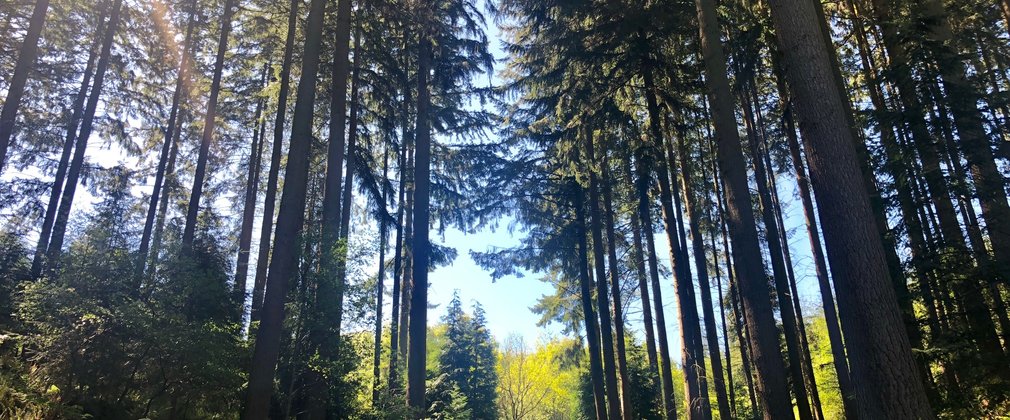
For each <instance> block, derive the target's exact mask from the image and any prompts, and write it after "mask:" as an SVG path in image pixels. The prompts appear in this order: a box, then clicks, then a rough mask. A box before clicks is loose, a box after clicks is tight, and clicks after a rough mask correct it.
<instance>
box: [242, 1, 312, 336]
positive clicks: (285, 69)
mask: <svg viewBox="0 0 1010 420" xmlns="http://www.w3.org/2000/svg"><path fill="white" fill-rule="evenodd" d="M299 4H301V2H300V1H299V0H291V5H290V10H289V11H288V29H287V35H286V36H285V39H284V58H283V59H282V61H281V67H280V76H281V80H280V87H279V90H278V92H277V113H276V114H275V115H274V127H273V145H272V146H271V150H270V169H269V171H268V172H267V185H266V191H265V192H264V197H263V221H262V226H260V238H259V239H260V244H259V253H258V256H257V258H256V277H255V279H254V280H253V293H252V304H251V305H252V310H251V311H250V315H249V319H250V323H252V322H255V321H259V319H260V310H261V309H262V306H263V290H264V289H265V286H266V279H267V267H268V266H269V263H270V238H271V235H272V234H273V225H274V207H275V206H276V203H277V182H278V178H280V169H281V156H282V155H283V152H284V123H285V121H286V120H287V113H288V95H289V94H290V93H289V92H290V89H291V66H292V63H293V62H294V50H295V48H294V47H295V34H296V32H297V24H298V5H299Z"/></svg>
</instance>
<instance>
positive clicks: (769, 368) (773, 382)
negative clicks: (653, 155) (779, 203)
mask: <svg viewBox="0 0 1010 420" xmlns="http://www.w3.org/2000/svg"><path fill="white" fill-rule="evenodd" d="M695 6H696V9H697V12H698V22H699V32H700V38H701V46H702V56H703V61H704V65H705V76H706V90H707V94H708V98H709V103H710V104H711V112H712V117H713V122H714V125H715V137H716V144H717V145H718V148H717V152H718V153H717V156H718V159H719V171H720V173H721V176H722V179H723V182H724V183H725V185H724V193H725V198H726V205H727V212H726V221H727V224H728V226H729V233H730V235H731V236H732V240H733V247H734V248H733V249H734V252H733V260H734V267H735V269H736V270H735V274H736V280H737V285H738V288H739V293H740V300H741V303H742V306H743V308H742V309H743V314H744V319H745V321H746V322H747V327H748V330H749V332H750V334H749V335H750V337H749V340H750V349H751V353H752V356H753V358H752V359H753V363H754V366H755V368H756V373H757V377H758V381H757V382H758V384H759V386H758V390H757V394H758V395H760V403H761V404H760V406H761V408H762V411H763V415H764V417H765V418H766V419H785V418H792V416H793V410H792V404H791V403H790V401H789V399H790V397H789V387H788V382H787V380H786V369H785V366H784V364H783V362H782V355H781V353H780V352H779V338H778V328H777V327H776V325H775V318H774V315H773V314H772V307H771V302H770V299H769V296H770V293H769V292H770V291H769V290H768V284H767V282H766V276H765V270H764V266H763V265H764V264H763V263H762V258H761V249H760V245H759V242H758V235H757V227H756V226H755V224H754V213H753V208H752V206H751V200H750V193H749V189H748V186H747V172H746V166H745V163H744V159H743V151H742V149H741V145H740V137H739V133H738V132H737V126H736V119H735V116H734V115H733V114H734V112H733V107H734V105H733V97H732V91H731V90H730V86H729V80H728V78H727V76H726V74H727V70H726V57H725V54H724V53H723V49H722V45H721V44H720V38H719V23H718V20H717V18H716V9H715V3H714V2H713V1H712V0H695Z"/></svg>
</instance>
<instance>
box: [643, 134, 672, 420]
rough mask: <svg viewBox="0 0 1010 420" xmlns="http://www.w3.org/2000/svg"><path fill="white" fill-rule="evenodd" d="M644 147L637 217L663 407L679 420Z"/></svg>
mask: <svg viewBox="0 0 1010 420" xmlns="http://www.w3.org/2000/svg"><path fill="white" fill-rule="evenodd" d="M645 153H646V152H645V150H644V147H639V149H638V150H637V151H636V152H635V161H636V162H635V166H636V168H635V170H636V172H637V174H636V175H637V177H636V178H635V189H636V191H637V193H638V217H639V219H641V222H642V233H644V234H645V246H646V248H645V249H646V252H647V253H648V254H647V256H648V263H649V278H650V279H651V280H652V297H653V299H654V301H653V302H654V304H653V309H654V310H655V311H656V333H657V338H658V341H659V360H660V363H661V364H662V365H661V366H660V371H659V377H660V379H661V381H662V384H663V407H664V409H665V414H666V418H667V419H670V420H676V418H677V405H676V404H677V403H676V402H675V400H674V398H673V371H672V369H673V367H672V365H671V363H672V362H671V360H670V344H669V342H668V341H667V337H666V315H665V314H664V310H663V293H662V289H661V288H660V286H661V285H660V283H659V261H658V259H657V256H656V242H655V237H654V232H655V230H654V229H653V225H652V206H651V201H650V200H649V184H650V183H651V173H652V166H651V165H650V164H649V159H647V158H646V157H645V156H644V155H645Z"/></svg>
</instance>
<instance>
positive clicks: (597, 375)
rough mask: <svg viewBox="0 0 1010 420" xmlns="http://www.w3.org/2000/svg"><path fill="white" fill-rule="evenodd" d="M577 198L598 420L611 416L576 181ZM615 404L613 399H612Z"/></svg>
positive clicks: (581, 272)
mask: <svg viewBox="0 0 1010 420" xmlns="http://www.w3.org/2000/svg"><path fill="white" fill-rule="evenodd" d="M572 189H574V190H575V191H574V196H575V199H574V200H572V205H573V206H574V207H575V223H576V226H575V236H576V238H575V241H576V244H577V247H578V253H579V255H578V258H579V299H580V301H581V302H582V317H583V320H584V322H585V324H586V342H587V343H588V344H589V376H590V382H591V383H592V387H593V400H594V401H595V402H596V420H604V419H608V418H609V417H608V411H607V398H606V396H605V395H606V393H605V392H604V384H603V383H604V379H603V376H604V375H603V360H602V359H603V356H602V355H601V354H600V325H599V318H597V317H596V310H595V309H594V308H593V292H592V284H591V283H592V279H590V278H589V250H588V248H589V246H588V244H587V243H586V214H585V197H584V195H585V192H584V191H583V190H582V187H581V186H579V185H577V184H576V183H574V182H573V185H572ZM611 403H613V401H611Z"/></svg>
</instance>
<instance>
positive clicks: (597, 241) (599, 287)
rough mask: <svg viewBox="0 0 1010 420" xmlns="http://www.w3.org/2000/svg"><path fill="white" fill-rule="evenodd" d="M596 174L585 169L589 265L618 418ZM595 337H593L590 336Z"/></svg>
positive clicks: (613, 413)
mask: <svg viewBox="0 0 1010 420" xmlns="http://www.w3.org/2000/svg"><path fill="white" fill-rule="evenodd" d="M591 133H592V130H587V133H586V135H585V139H584V140H585V146H586V148H585V154H586V156H585V157H586V160H587V161H588V162H587V163H588V164H589V165H594V164H595V160H596V154H595V151H594V149H593V136H592V135H591ZM599 187H600V186H599V182H598V179H597V176H596V170H595V169H591V170H590V171H589V219H590V223H589V226H590V234H591V235H592V241H593V243H592V245H593V263H594V264H593V265H594V266H595V268H596V303H597V310H598V311H599V316H600V336H601V338H602V343H603V373H604V375H605V380H606V382H607V387H606V391H607V402H608V404H607V408H608V411H607V413H608V416H609V418H611V419H620V418H622V416H621V407H622V406H623V404H622V403H621V402H620V401H621V400H620V397H619V396H618V392H617V387H618V385H617V367H616V364H617V363H616V360H615V359H616V356H615V353H616V352H615V351H614V330H613V322H612V320H611V317H610V299H608V297H607V293H608V291H607V269H606V266H605V265H604V262H605V259H606V257H605V256H604V249H603V220H602V217H601V215H600V204H601V201H602V200H601V199H600V190H599ZM594 340H595V336H594Z"/></svg>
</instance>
